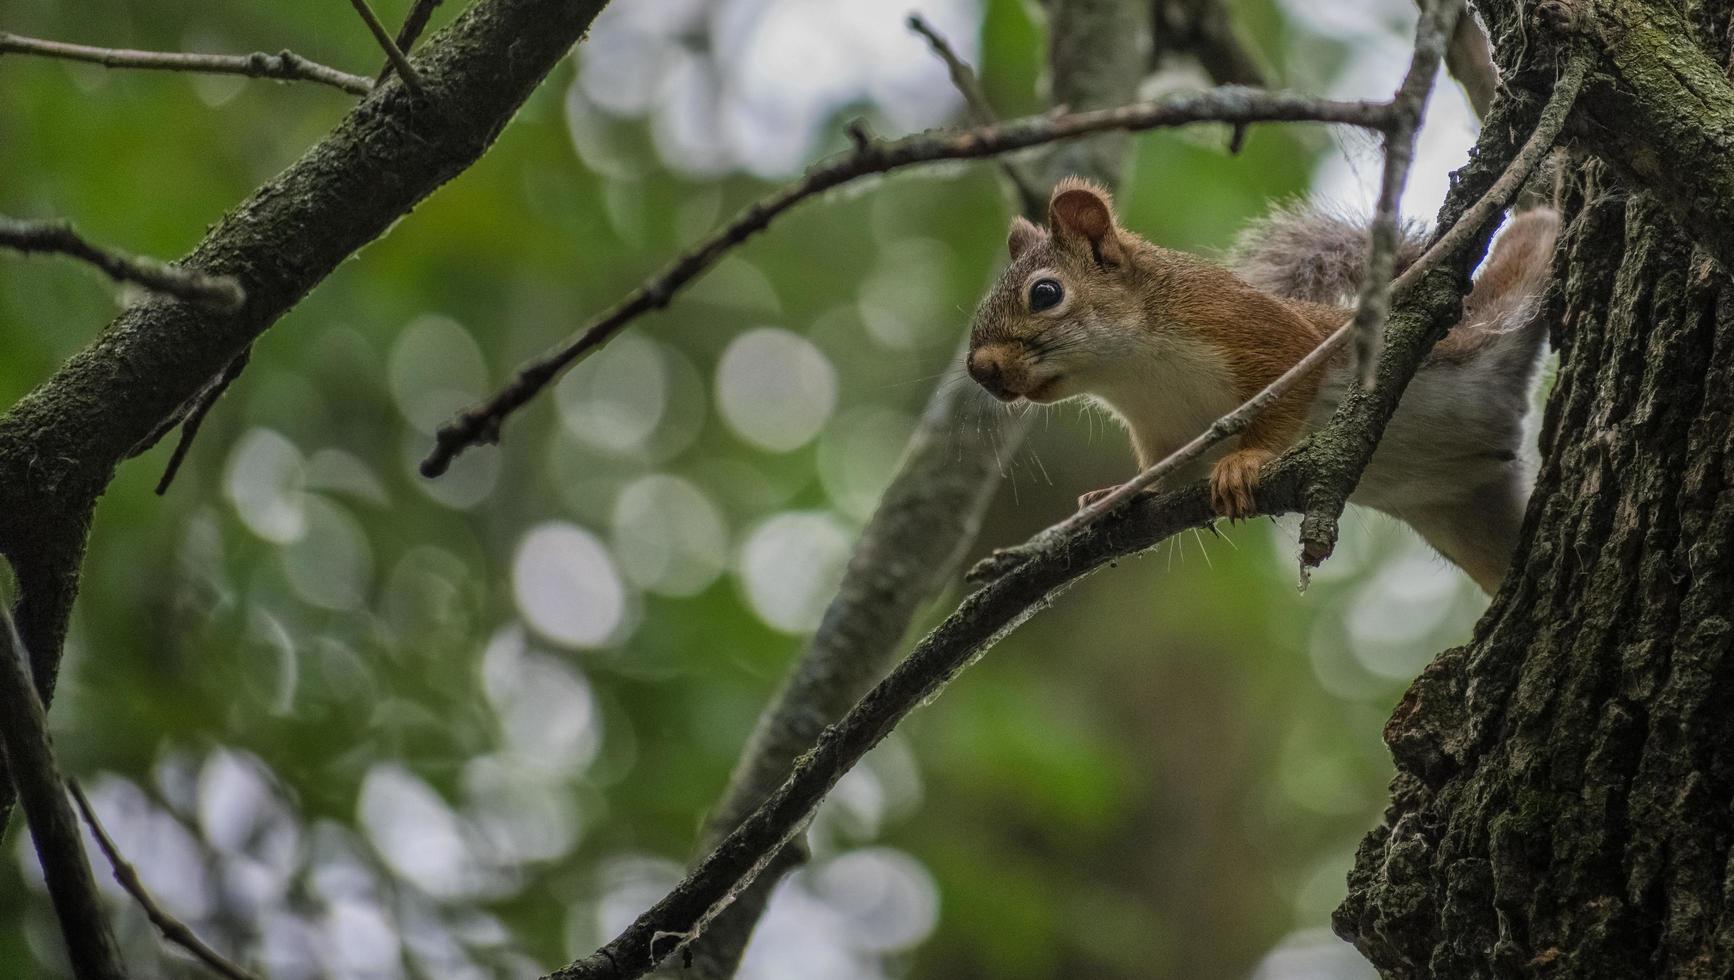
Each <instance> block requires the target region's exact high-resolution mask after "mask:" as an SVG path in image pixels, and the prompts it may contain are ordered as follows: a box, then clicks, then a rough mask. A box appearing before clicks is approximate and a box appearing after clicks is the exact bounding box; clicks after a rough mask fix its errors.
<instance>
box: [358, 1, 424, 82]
mask: <svg viewBox="0 0 1734 980" xmlns="http://www.w3.org/2000/svg"><path fill="white" fill-rule="evenodd" d="M349 4H350V6H352V7H354V8H355V12H356V13H358V14H360V15H361V19H362V20H364V21H366V22H367V29H368V31H369V32H370V33H372V34H373V39H374V40H375V41H377V42H379V47H380V49H381V50H382V51H384V52H385V57H386V60H387V61H390V62H391V65H392V67H393V68H396V69H397V75H398V77H399V78H401V79H403V83H404V84H405V85H407V86H409V90H410V91H411V92H414V93H415V94H416V95H417V96H420V97H423V98H425V97H426V96H427V92H426V91H425V90H424V89H423V88H422V85H421V76H420V75H417V74H416V73H415V69H414V68H413V67H411V66H410V63H409V59H408V58H406V57H404V55H403V50H402V49H400V48H399V47H398V46H397V42H396V41H393V40H392V39H391V34H390V33H389V32H388V31H386V29H385V25H384V24H381V23H380V22H379V15H378V14H376V13H374V12H373V8H372V7H370V6H368V3H367V0H349ZM381 80H382V81H383V80H384V79H383V78H382V79H381Z"/></svg>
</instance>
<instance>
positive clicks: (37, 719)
mask: <svg viewBox="0 0 1734 980" xmlns="http://www.w3.org/2000/svg"><path fill="white" fill-rule="evenodd" d="M26 663H27V659H26V654H25V651H24V641H23V640H21V639H19V638H18V631H17V629H16V628H15V627H14V626H13V624H12V615H11V613H10V612H8V611H7V609H6V605H5V603H0V745H4V747H5V757H6V764H7V766H8V768H9V769H10V770H11V774H12V785H13V786H15V787H17V789H18V798H19V800H21V801H22V802H23V804H24V815H25V817H26V818H27V819H28V820H29V822H30V837H31V839H32V840H33V841H34V842H35V844H36V856H37V858H38V859H39V860H40V861H41V862H42V876H43V878H44V879H45V880H46V881H47V882H48V895H49V898H51V899H52V900H53V901H54V914H55V915H56V916H57V917H58V918H59V919H60V931H61V934H62V935H64V936H65V937H66V953H67V956H68V957H69V958H70V960H71V962H72V970H73V973H74V974H75V975H76V976H77V977H78V978H79V980H123V978H124V977H125V976H126V971H125V970H124V969H122V967H121V962H120V955H119V953H117V952H116V951H115V945H114V934H113V933H112V932H111V931H110V930H109V925H108V917H107V916H106V915H104V914H103V908H102V896H101V895H100V894H98V893H97V890H96V880H95V879H94V878H92V877H91V875H90V863H89V861H87V860H86V859H85V854H84V838H82V837H81V836H79V832H78V818H77V817H75V816H73V814H72V806H71V805H70V804H68V803H67V802H66V794H65V793H64V792H62V790H61V782H60V770H59V767H58V766H57V765H56V764H55V762H54V749H53V748H52V747H51V746H50V744H49V740H48V716H47V713H46V712H45V711H44V709H43V707H42V699H41V697H39V696H38V695H37V692H36V685H35V684H34V683H33V682H32V680H31V677H30V670H29V668H28V667H26V666H25V664H26Z"/></svg>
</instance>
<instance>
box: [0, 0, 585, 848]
mask: <svg viewBox="0 0 1734 980" xmlns="http://www.w3.org/2000/svg"><path fill="white" fill-rule="evenodd" d="M604 3H605V0H477V2H475V3H472V4H470V5H469V6H468V7H467V8H466V9H465V10H464V12H463V13H462V14H460V15H459V16H458V17H457V18H456V19H455V20H454V21H453V22H452V23H451V24H450V25H449V26H447V27H445V28H444V29H442V30H441V31H439V32H438V33H437V34H436V35H435V36H434V37H433V38H432V39H431V40H430V41H428V43H427V44H426V45H425V46H424V55H423V64H424V66H425V71H424V72H423V74H422V81H423V84H424V85H425V86H426V87H427V89H428V92H429V94H430V97H431V98H432V100H433V102H434V103H435V104H438V105H449V106H462V107H463V111H462V112H455V111H454V112H428V111H426V110H425V106H424V105H423V104H422V103H421V102H420V100H418V99H416V98H415V97H414V96H413V95H412V94H411V93H410V92H408V91H407V90H406V89H404V88H402V87H400V86H395V85H387V86H382V87H381V88H380V89H379V90H378V91H376V92H374V93H373V94H372V95H371V96H370V97H369V98H368V99H366V100H365V101H364V102H363V103H362V104H361V105H359V106H357V107H356V108H354V109H352V110H351V111H350V112H349V113H348V114H347V115H346V116H345V117H344V118H343V119H342V120H341V121H340V122H339V123H338V124H337V125H336V127H335V128H334V129H333V130H332V131H331V132H330V133H329V134H328V135H327V136H326V137H325V138H324V139H322V140H320V141H319V142H318V143H317V144H316V145H314V146H312V147H310V148H309V149H308V151H307V152H306V153H305V154H304V155H303V156H302V157H301V158H300V159H299V160H297V161H295V162H294V163H292V164H290V165H289V167H288V168H287V169H286V170H285V171H284V172H283V173H282V174H280V175H278V176H277V177H276V178H274V179H272V180H270V181H268V182H266V183H265V184H264V185H263V186H261V187H260V188H259V189H258V190H257V191H255V192H254V193H253V195H252V196H251V197H249V198H248V199H247V200H246V201H243V202H241V203H240V204H238V205H237V206H236V207H235V208H234V209H233V210H232V211H231V212H230V213H229V214H228V215H226V216H225V217H224V218H223V219H222V220H221V221H219V222H218V223H217V224H216V225H215V226H214V227H213V228H212V229H211V230H210V231H209V232H208V233H207V234H206V235H205V237H204V240H203V241H201V242H200V243H199V245H198V247H197V248H196V249H194V251H193V252H192V254H191V255H189V256H188V257H187V258H186V259H185V260H184V263H183V264H184V265H186V266H188V267H191V268H197V269H200V270H203V271H205V272H207V273H209V274H213V275H232V276H234V277H235V278H236V279H238V280H239V281H240V282H241V283H242V285H243V286H244V287H245V288H246V290H247V303H246V305H244V306H243V307H242V308H241V309H240V310H238V311H236V312H235V313H233V314H227V315H217V314H214V313H213V312H211V311H209V310H205V309H202V308H199V307H196V306H192V305H190V304H184V303H141V304H136V305H134V306H133V307H131V308H129V309H127V310H125V311H124V312H123V313H121V315H120V316H119V317H118V318H117V319H116V320H115V321H114V323H112V324H110V325H109V326H108V327H107V328H106V329H104V330H102V331H100V332H99V333H98V334H97V335H96V337H95V338H94V339H93V340H92V341H91V343H90V344H89V346H87V347H86V348H85V349H84V350H83V351H81V352H79V353H78V354H75V355H74V356H73V357H72V358H70V359H69V360H68V361H67V362H66V363H65V364H64V365H62V366H61V368H60V369H59V370H58V371H57V372H55V374H54V376H53V377H51V378H49V379H48V380H47V381H45V382H44V383H43V384H41V385H40V386H38V387H37V388H36V389H35V390H34V391H32V392H31V393H29V394H28V395H26V396H25V397H24V398H23V399H22V400H20V401H19V402H18V403H17V404H16V405H14V406H13V407H12V408H11V409H10V410H8V411H7V412H6V413H5V414H3V415H0V555H5V556H7V557H9V558H11V559H12V562H13V566H14V568H15V569H16V570H17V573H18V582H19V587H20V592H21V600H20V605H19V607H18V616H19V619H18V626H19V629H20V631H21V632H22V634H23V637H24V639H25V641H26V642H27V643H28V644H29V648H30V650H31V653H32V655H33V656H34V657H35V661H36V662H35V665H34V666H35V671H34V673H35V677H36V681H37V684H38V687H39V689H40V691H41V692H42V695H43V699H44V701H47V700H48V697H49V695H50V694H51V693H52V691H53V687H54V680H55V674H56V668H57V665H58V663H59V659H60V649H61V643H62V640H63V639H64V637H65V630H66V622H67V612H68V610H69V609H70V607H71V602H72V597H73V596H74V595H75V594H76V591H77V583H78V565H79V560H80V558H81V557H82V555H83V550H84V543H85V536H86V533H87V531H88V525H89V519H90V514H91V510H92V508H93V507H94V505H95V501H96V499H97V497H98V496H99V495H100V494H101V493H102V491H103V488H104V487H106V486H107V484H108V482H109V480H110V479H111V478H112V477H113V474H114V469H115V467H116V466H117V465H118V464H119V463H120V462H122V461H123V460H125V459H126V458H127V457H128V455H129V454H130V453H131V452H132V450H133V448H134V447H136V446H138V445H139V444H140V443H141V442H144V441H145V440H146V439H148V438H149V437H150V436H151V435H152V433H153V432H155V431H157V429H158V428H159V426H161V425H162V423H163V422H164V420H166V419H169V418H172V417H174V416H176V415H178V414H179V413H181V412H182V411H183V410H184V409H185V408H186V406H187V405H188V404H189V402H190V401H191V400H192V399H193V398H195V397H196V396H197V395H198V394H199V393H200V392H201V391H202V390H204V388H205V387H206V386H207V385H208V384H209V383H210V382H211V379H213V378H215V377H217V376H218V375H219V374H221V373H222V371H223V369H224V368H225V367H226V366H227V365H228V364H229V363H230V362H231V361H233V360H234V358H235V357H236V356H237V355H238V354H240V352H241V351H242V349H244V348H245V347H246V346H247V345H248V344H250V343H252V342H253V341H254V340H255V339H256V338H257V337H258V336H259V335H260V334H261V333H263V332H264V331H265V329H266V328H267V327H269V326H270V325H271V324H272V323H274V322H275V321H276V320H277V319H278V318H279V317H281V316H282V315H283V313H284V312H285V311H287V310H288V309H289V308H290V307H291V306H293V305H294V304H295V303H296V302H297V301H299V300H300V299H301V297H302V296H304V295H306V294H307V292H308V291H309V290H311V289H312V288H314V287H315V286H316V285H318V284H319V282H320V281H321V280H323V279H324V278H325V276H327V275H329V274H330V272H331V271H332V270H333V269H335V268H336V267H337V266H338V264H340V263H341V262H343V260H345V259H346V258H348V257H349V256H350V255H352V254H353V253H354V252H355V251H356V250H357V249H358V248H360V247H361V246H362V245H364V244H366V243H367V242H369V241H371V240H373V239H374V238H377V237H378V236H379V235H381V234H382V233H384V231H385V230H386V229H387V228H389V227H391V225H392V223H393V222H395V221H396V220H397V219H399V218H400V217H402V216H403V215H404V214H406V213H407V212H408V211H410V210H411V209H412V208H413V207H414V206H415V205H416V204H418V203H419V202H421V201H422V200H423V199H425V198H426V197H427V196H428V195H429V194H431V193H433V191H434V190H435V189H437V188H438V187H439V186H440V185H441V184H443V183H444V182H445V181H447V180H449V179H451V178H452V177H454V176H456V175H457V174H458V173H461V172H462V171H463V170H464V169H466V168H467V167H469V166H470V164H472V163H473V162H475V160H476V159H477V158H479V157H480V156H481V155H482V153H483V152H484V151H486V150H487V148H488V147H489V145H490V144H491V143H492V142H493V140H494V138H495V136H497V135H498V134H499V132H500V130H501V129H502V128H503V127H504V126H505V124H506V121H507V120H508V119H510V118H511V116H512V114H513V113H515V112H516V111H517V109H518V107H519V105H521V104H522V103H523V101H524V99H525V98H527V97H528V96H529V94H530V92H531V91H532V90H533V89H534V88H535V87H536V85H537V84H539V83H540V82H541V80H542V78H543V77H544V76H545V75H546V74H547V72H548V71H549V70H550V69H552V68H553V67H554V65H556V64H558V63H559V61H560V59H562V58H563V57H565V55H566V53H567V52H568V51H569V50H570V48H571V46H572V44H573V43H575V42H576V41H577V40H578V38H579V37H581V36H582V35H583V33H584V31H585V30H587V29H588V27H589V25H590V22H591V21H592V20H593V19H594V18H595V16H596V14H597V12H598V11H600V10H601V9H602V7H603V6H604ZM5 802H6V801H5V800H4V799H0V804H4V803H5ZM4 809H5V807H4V806H3V805H0V814H3V811H4Z"/></svg>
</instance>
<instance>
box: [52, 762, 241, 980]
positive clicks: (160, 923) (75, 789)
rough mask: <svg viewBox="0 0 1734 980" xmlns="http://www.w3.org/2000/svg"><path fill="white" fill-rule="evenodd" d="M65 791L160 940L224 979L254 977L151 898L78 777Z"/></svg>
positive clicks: (67, 784) (119, 881) (116, 874)
mask: <svg viewBox="0 0 1734 980" xmlns="http://www.w3.org/2000/svg"><path fill="white" fill-rule="evenodd" d="M66 789H67V792H69V793H71V794H72V800H73V802H74V803H77V804H78V812H79V814H80V815H81V816H83V817H84V824H85V826H87V827H89V828H90V833H91V836H93V837H95V838H96V846H97V847H98V848H100V849H101V850H102V856H103V857H105V858H107V859H108V864H109V867H110V868H111V869H112V870H113V871H114V880H115V881H116V882H117V883H119V884H120V887H121V888H123V889H125V891H126V893H127V894H128V895H131V896H132V897H133V901H136V902H138V905H139V908H141V909H143V910H144V914H145V918H147V919H149V920H150V921H151V925H153V926H156V927H157V932H159V933H161V934H162V937H163V939H164V940H166V941H168V942H170V943H173V944H174V945H176V946H179V947H180V948H182V949H184V950H186V951H187V953H188V954H189V955H191V956H192V957H193V958H194V959H196V960H198V961H199V962H201V963H203V964H205V965H206V966H208V967H210V968H211V970H212V971H213V972H215V973H217V974H218V975H220V976H223V977H227V978H228V980H258V978H257V977H255V976H253V974H251V973H248V972H247V971H246V970H243V969H241V968H240V967H239V966H236V965H235V963H234V962H233V961H232V960H230V959H229V958H228V957H226V956H224V955H223V954H221V953H219V952H217V951H216V950H214V949H212V948H211V947H210V946H208V945H206V944H205V941H204V940H202V939H200V938H199V936H198V934H197V933H195V932H193V930H192V929H191V928H189V927H188V926H187V924H186V923H184V922H182V921H181V920H179V919H177V918H175V917H174V916H172V915H170V914H169V913H168V911H167V910H165V909H164V908H163V907H162V906H161V905H158V904H157V901H156V899H155V898H152V897H151V893H150V890H149V889H147V888H146V887H145V886H144V882H143V881H142V880H140V879H139V876H138V870H137V869H136V868H134V867H133V866H132V865H131V864H129V863H127V860H126V858H124V857H121V854H120V848H118V847H115V846H114V839H113V838H111V837H109V836H108V831H106V830H104V829H103V827H102V821H100V820H98V819H96V810H94V809H93V808H92V807H91V805H90V799H89V797H86V796H85V795H84V790H83V789H82V788H80V787H79V785H78V780H76V779H68V780H67V781H66Z"/></svg>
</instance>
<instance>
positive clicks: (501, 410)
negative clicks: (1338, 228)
mask: <svg viewBox="0 0 1734 980" xmlns="http://www.w3.org/2000/svg"><path fill="white" fill-rule="evenodd" d="M1391 118H1392V117H1391V111H1390V107H1389V106H1388V105H1387V104H1386V103H1383V102H1339V101H1332V100H1327V99H1314V98H1309V97H1306V96H1299V95H1292V94H1288V93H1281V92H1258V91H1253V90H1250V89H1244V88H1224V89H1215V90H1212V91H1208V92H1200V93H1196V94H1190V95H1179V96H1174V97H1170V98H1166V99H1161V100H1158V101H1154V102H1143V103H1136V104H1133V105H1125V106H1120V107H1118V108H1111V109H1097V110H1092V111H1087V112H1072V113H1067V114H1065V115H1059V116H1033V117H1027V118H1024V119H1018V120H1013V121H1011V122H1005V123H999V124H996V125H993V126H983V127H978V128H975V129H967V130H962V131H958V132H941V133H921V134H918V135H915V136H906V137H904V138H902V139H897V140H878V141H869V142H864V143H862V144H860V145H858V146H857V147H856V148H855V150H854V151H853V152H850V153H846V154H844V155H842V156H840V157H838V158H836V159H834V160H831V161H830V162H827V163H821V164H818V165H816V166H814V167H812V168H810V169H809V170H808V171H807V173H806V176H805V177H803V178H802V179H801V180H799V181H796V182H795V183H793V184H789V185H788V186H785V187H783V188H782V189H781V190H778V191H775V192H773V193H771V194H770V195H768V196H766V197H763V198H761V199H759V200H758V201H757V202H756V203H754V204H752V205H749V206H748V207H747V208H746V210H744V211H742V212H741V213H740V214H739V215H737V216H736V217H735V218H734V220H732V221H730V222H729V223H728V224H727V225H724V226H723V227H722V228H721V229H719V230H718V231H716V232H715V233H713V234H712V235H711V236H710V237H709V238H707V239H705V240H704V241H702V242H700V243H699V244H698V245H696V246H694V247H693V248H692V249H690V250H688V251H687V252H685V253H684V254H682V255H680V256H679V257H678V258H676V259H675V260H674V261H673V262H671V263H669V265H668V266H666V267H665V268H664V269H663V271H662V272H660V273H658V274H657V275H656V276H654V277H652V278H651V279H650V280H649V281H647V282H645V283H644V285H642V286H639V287H638V288H637V289H635V290H633V291H632V292H631V293H629V294H627V296H626V297H625V298H623V299H621V300H620V301H619V302H617V303H615V305H614V306H613V307H611V308H610V309H608V310H607V311H606V312H604V313H602V314H601V315H599V316H597V317H596V318H595V319H593V320H591V322H590V324H589V325H588V326H586V327H585V329H584V330H583V331H582V332H581V333H580V334H579V336H578V337H577V338H576V339H574V340H572V341H571V342H569V343H567V344H565V345H563V346H561V347H559V348H557V349H555V350H553V351H551V352H549V353H548V354H545V355H543V356H542V357H540V358H537V359H536V360H534V361H531V362H530V363H529V364H527V365H525V366H524V367H522V368H520V369H519V370H518V373H517V375H516V376H515V377H514V378H513V379H512V381H511V383H510V384H508V385H507V386H506V387H505V388H503V389H501V390H500V391H499V392H497V393H495V394H494V395H493V397H491V398H489V399H488V400H486V401H484V402H481V403H479V404H476V405H473V406H471V407H470V408H467V409H465V410H464V411H462V412H460V413H458V415H457V416H456V417H455V418H453V419H452V420H451V421H450V422H447V423H446V424H445V425H443V426H441V427H440V429H439V433H438V435H437V436H436V437H435V445H434V448H433V449H432V450H431V451H430V452H429V453H428V456H427V458H426V459H424V460H422V464H421V472H422V475H424V476H428V477H434V476H439V475H440V474H441V473H444V472H445V471H446V468H447V467H449V466H450V465H451V462H452V460H454V459H456V458H457V456H458V455H459V454H460V453H462V452H463V451H464V450H465V449H468V448H469V447H471V446H476V445H480V444H483V443H491V442H497V441H498V440H499V436H500V428H501V426H502V425H503V424H504V423H505V421H506V419H507V417H509V416H510V415H511V414H512V413H513V412H515V411H517V410H518V409H519V408H521V407H522V406H523V405H524V404H525V403H526V402H528V401H529V400H530V399H531V398H534V397H535V396H536V395H537V393H539V392H540V391H542V389H544V388H546V387H547V386H548V385H549V384H551V383H552V382H553V381H554V379H556V378H558V377H559V376H560V374H561V373H562V372H563V371H565V370H566V369H567V368H569V367H571V366H572V365H573V364H575V363H577V362H578V361H581V360H583V359H584V358H585V357H587V356H589V355H590V354H592V353H594V352H595V351H596V350H597V349H599V348H601V347H602V346H603V345H604V344H606V343H608V341H609V340H611V339H613V337H614V335H615V334H617V333H619V332H620V331H621V330H622V329H624V328H625V327H626V326H627V324H629V323H631V322H632V321H633V320H636V319H637V318H638V317H640V316H642V315H643V314H645V313H648V312H650V311H651V310H656V309H661V308H662V307H664V306H667V305H668V302H669V300H670V299H671V298H672V297H673V295H674V293H675V292H676V291H678V290H679V289H680V288H681V287H683V286H685V285H686V284H687V283H689V282H691V281H692V280H693V279H696V278H698V276H699V275H700V274H701V273H703V272H704V271H705V270H707V269H709V268H710V267H711V266H712V265H713V264H715V262H716V261H717V259H718V258H720V257H721V256H722V255H723V254H724V253H725V252H727V251H728V250H729V249H731V248H734V247H735V246H737V245H739V244H740V243H741V242H743V241H746V240H747V239H748V238H749V237H751V236H752V235H753V234H755V233H756V232H759V231H762V230H764V228H765V227H766V226H768V225H769V224H770V223H771V221H772V219H774V218H776V217H777V216H778V215H780V214H782V213H783V212H784V211H787V210H789V209H790V208H792V207H794V206H795V205H797V204H799V203H801V202H802V201H804V200H806V199H808V198H810V197H814V196H816V195H818V194H821V193H823V192H825V191H828V190H830V189H832V188H834V187H838V186H841V185H843V184H847V183H849V182H850V181H853V180H857V179H859V178H862V177H866V176H869V175H872V174H882V173H889V172H891V171H893V170H901V169H903V168H905V167H910V166H915V165H918V164H925V163H932V162H935V161H939V160H978V159H983V158H988V157H996V156H999V155H1001V154H1004V153H1010V152H1012V151H1014V150H1022V149H1026V148H1028V147H1032V146H1040V145H1042V144H1045V143H1053V142H1057V141H1059V140H1069V139H1072V138H1074V137H1078V136H1088V135H1090V134H1093V133H1105V132H1111V131H1126V132H1139V131H1143V130H1148V129H1159V128H1165V127H1173V126H1184V125H1187V124H1189V123H1196V122H1228V123H1241V124H1245V123H1254V122H1329V123H1340V124H1345V125H1351V126H1364V127H1367V128H1371V129H1383V128H1384V127H1385V126H1386V125H1388V124H1389V122H1390V121H1391Z"/></svg>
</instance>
